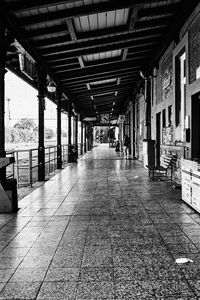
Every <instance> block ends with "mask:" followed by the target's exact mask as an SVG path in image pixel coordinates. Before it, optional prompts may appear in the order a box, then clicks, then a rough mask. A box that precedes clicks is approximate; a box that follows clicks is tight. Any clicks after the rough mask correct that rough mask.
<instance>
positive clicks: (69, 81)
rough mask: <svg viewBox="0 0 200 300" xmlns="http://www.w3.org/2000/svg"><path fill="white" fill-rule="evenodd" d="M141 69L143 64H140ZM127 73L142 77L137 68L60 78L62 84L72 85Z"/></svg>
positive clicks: (137, 77) (134, 76) (136, 77)
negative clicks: (81, 76)
mask: <svg viewBox="0 0 200 300" xmlns="http://www.w3.org/2000/svg"><path fill="white" fill-rule="evenodd" d="M139 68H140V69H141V66H139ZM126 74H129V75H130V76H133V79H134V78H135V79H136V80H138V79H140V76H139V72H138V71H137V69H136V70H123V71H117V70H115V71H113V72H110V73H103V74H96V75H92V76H88V77H85V78H82V79H79V78H73V79H70V78H69V79H67V78H66V77H63V78H60V80H61V82H62V85H63V86H66V85H67V84H68V85H72V84H77V85H78V84H80V83H81V84H82V83H89V82H94V81H99V80H104V79H111V78H117V77H121V76H124V75H126Z"/></svg>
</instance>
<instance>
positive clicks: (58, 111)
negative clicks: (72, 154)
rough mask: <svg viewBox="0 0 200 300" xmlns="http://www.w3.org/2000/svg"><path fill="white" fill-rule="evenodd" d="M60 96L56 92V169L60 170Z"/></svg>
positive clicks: (59, 93)
mask: <svg viewBox="0 0 200 300" xmlns="http://www.w3.org/2000/svg"><path fill="white" fill-rule="evenodd" d="M61 96H62V93H61V92H60V91H59V90H58V92H57V169H62V145H61Z"/></svg>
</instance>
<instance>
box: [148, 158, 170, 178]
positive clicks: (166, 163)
mask: <svg viewBox="0 0 200 300" xmlns="http://www.w3.org/2000/svg"><path fill="white" fill-rule="evenodd" d="M174 160H175V156H174V155H172V154H162V155H161V157H160V165H159V166H152V165H146V167H147V168H148V169H149V178H151V175H152V180H154V179H155V177H157V178H160V177H166V178H168V174H167V173H168V170H170V180H172V170H173V165H174Z"/></svg>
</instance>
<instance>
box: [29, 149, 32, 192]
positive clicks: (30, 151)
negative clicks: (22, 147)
mask: <svg viewBox="0 0 200 300" xmlns="http://www.w3.org/2000/svg"><path fill="white" fill-rule="evenodd" d="M32 166H33V163H32V150H31V149H30V150H29V182H30V186H31V187H32V185H33V174H32Z"/></svg>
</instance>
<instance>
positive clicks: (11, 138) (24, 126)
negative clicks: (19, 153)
mask: <svg viewBox="0 0 200 300" xmlns="http://www.w3.org/2000/svg"><path fill="white" fill-rule="evenodd" d="M44 135H45V139H48V140H50V139H52V138H53V137H54V136H55V133H54V131H53V130H52V129H50V128H45V130H44ZM5 136H6V143H24V142H25V143H28V142H31V143H32V142H34V143H35V142H37V141H38V126H37V125H36V123H35V122H34V121H33V120H31V119H26V118H22V119H21V120H20V121H19V122H17V123H16V124H15V125H14V126H13V127H10V128H6V134H5Z"/></svg>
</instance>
